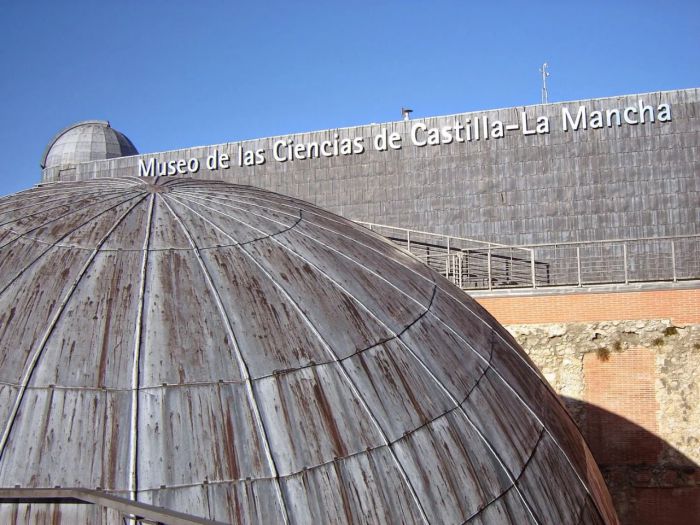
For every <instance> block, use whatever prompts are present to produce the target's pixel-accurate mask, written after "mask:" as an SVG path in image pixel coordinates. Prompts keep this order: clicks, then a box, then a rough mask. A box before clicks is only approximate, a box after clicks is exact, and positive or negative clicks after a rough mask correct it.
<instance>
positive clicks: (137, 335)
mask: <svg viewBox="0 0 700 525" xmlns="http://www.w3.org/2000/svg"><path fill="white" fill-rule="evenodd" d="M155 198H156V196H155V195H154V194H152V195H151V196H150V198H149V202H148V215H147V219H146V227H145V231H144V236H143V257H142V261H141V271H140V275H139V292H138V294H139V295H138V303H137V310H136V326H135V327H134V353H133V361H132V367H131V420H130V424H129V474H128V478H129V491H130V497H131V499H133V500H138V469H137V464H136V461H137V458H138V449H137V447H138V421H139V417H138V416H139V410H138V409H139V387H140V362H141V335H142V331H143V308H144V295H145V289H146V272H147V271H148V248H149V245H150V242H151V221H152V220H153V207H154V203H155Z"/></svg>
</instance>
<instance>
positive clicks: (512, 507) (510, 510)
mask: <svg viewBox="0 0 700 525" xmlns="http://www.w3.org/2000/svg"><path fill="white" fill-rule="evenodd" d="M466 523H468V524H469V525H493V524H494V523H498V524H499V525H527V524H530V525H534V524H536V523H537V522H536V521H535V518H534V517H533V516H532V514H531V513H530V511H529V510H528V509H527V507H525V504H524V503H523V500H522V498H521V497H520V495H519V494H518V490H517V489H516V488H515V487H513V488H510V489H508V491H507V492H505V493H504V494H502V495H500V496H499V497H498V498H497V499H495V500H493V501H492V502H491V503H489V504H488V505H487V506H486V507H484V508H483V509H482V510H481V511H479V512H478V513H476V514H474V515H473V516H472V517H470V518H469V519H467V520H466ZM586 523H589V522H586ZM590 523H597V522H595V521H592V522H590Z"/></svg>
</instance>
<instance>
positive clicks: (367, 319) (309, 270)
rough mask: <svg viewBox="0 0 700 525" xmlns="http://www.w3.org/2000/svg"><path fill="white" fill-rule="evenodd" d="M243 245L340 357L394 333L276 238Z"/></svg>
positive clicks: (324, 359) (355, 299)
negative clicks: (275, 239) (285, 247)
mask: <svg viewBox="0 0 700 525" xmlns="http://www.w3.org/2000/svg"><path fill="white" fill-rule="evenodd" d="M243 249H244V250H245V251H246V253H248V254H250V257H252V258H253V259H254V260H255V262H256V263H257V264H259V265H260V266H262V267H263V268H264V271H265V272H267V274H268V275H269V276H270V279H271V280H273V281H274V282H275V283H277V284H278V285H279V286H280V287H281V288H283V289H284V292H285V293H286V294H287V296H288V297H289V298H290V300H291V301H293V302H295V303H296V304H297V305H299V308H300V309H301V310H302V311H303V314H304V316H305V317H306V318H307V319H308V321H309V323H311V324H312V325H313V326H314V327H315V329H316V330H317V331H318V333H319V334H320V336H321V337H322V338H323V340H324V341H327V342H329V343H330V344H331V345H332V347H333V351H334V352H335V353H336V355H337V356H338V357H340V358H341V359H342V358H344V357H348V356H350V355H352V354H354V353H356V352H357V351H359V350H363V349H365V348H369V347H371V346H374V345H376V344H379V343H380V342H382V341H386V340H387V339H390V338H391V337H393V335H394V334H393V333H392V332H391V330H389V329H388V328H387V327H385V326H383V325H382V324H381V323H380V322H379V321H378V320H376V319H375V317H373V316H372V315H371V314H370V313H369V312H368V311H367V310H366V309H365V308H364V305H363V304H362V303H361V302H359V301H358V299H357V298H355V297H353V296H352V295H351V294H349V293H347V292H346V291H345V290H344V289H343V288H341V287H340V286H337V285H336V284H335V283H334V282H333V281H332V280H330V279H329V278H327V277H325V276H324V275H323V273H321V271H320V270H319V269H317V268H314V267H312V266H310V265H309V264H308V263H306V262H305V261H303V259H301V258H300V257H299V256H298V255H295V254H294V253H292V252H291V251H289V250H287V249H284V248H283V247H282V246H281V245H280V244H279V243H277V242H275V241H274V240H272V239H262V240H260V241H257V242H255V243H252V244H249V245H247V246H245V247H243ZM309 297H313V298H314V300H313V301H309V300H308V298H309ZM327 360H328V359H327V358H323V359H322V360H321V361H319V362H324V361H327Z"/></svg>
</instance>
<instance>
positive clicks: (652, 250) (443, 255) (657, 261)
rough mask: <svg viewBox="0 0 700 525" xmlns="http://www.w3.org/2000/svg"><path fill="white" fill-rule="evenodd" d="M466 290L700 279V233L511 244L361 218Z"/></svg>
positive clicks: (364, 223) (364, 224)
mask: <svg viewBox="0 0 700 525" xmlns="http://www.w3.org/2000/svg"><path fill="white" fill-rule="evenodd" d="M359 224H361V225H363V226H365V227H367V228H368V229H370V230H372V231H374V232H377V233H379V234H380V235H383V236H384V237H387V238H388V239H389V240H391V241H393V242H394V243H395V244H397V245H399V246H401V247H402V248H404V249H405V250H407V251H408V252H410V253H411V254H412V255H414V256H415V257H417V258H418V259H420V260H421V261H423V262H424V263H425V264H427V265H428V266H430V267H431V268H433V269H435V270H437V271H439V272H440V273H442V274H443V275H444V276H445V277H447V278H448V279H450V280H451V281H452V282H454V283H455V284H456V285H457V286H459V287H460V288H462V289H465V290H492V289H494V288H499V289H500V288H541V287H548V286H579V287H581V286H589V285H596V284H630V283H639V282H658V281H671V282H677V281H683V280H693V279H700V235H686V236H674V237H648V238H636V239H613V240H601V241H588V242H565V243H551V244H532V245H523V246H508V245H504V244H498V243H490V242H484V241H477V240H474V239H466V238H462V237H452V236H448V235H440V234H435V233H429V232H422V231H418V230H410V229H407V228H398V227H394V226H386V225H381V224H373V223H366V222H359Z"/></svg>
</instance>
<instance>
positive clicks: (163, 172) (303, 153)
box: [139, 100, 671, 177]
mask: <svg viewBox="0 0 700 525" xmlns="http://www.w3.org/2000/svg"><path fill="white" fill-rule="evenodd" d="M551 120H552V119H551V117H550V116H548V115H540V116H535V117H533V116H531V115H528V114H527V113H526V111H524V110H523V111H521V112H520V114H519V118H518V119H517V120H516V121H514V122H504V121H502V120H499V119H494V118H490V117H489V116H487V115H477V116H472V117H466V118H464V119H462V120H460V119H457V118H456V119H455V120H454V121H453V122H452V123H450V124H448V125H442V126H429V125H428V124H426V123H425V122H421V121H417V122H414V123H413V124H412V125H411V127H410V129H409V130H408V134H407V136H404V135H402V134H401V133H399V132H397V131H389V129H387V128H386V127H382V128H380V129H379V132H378V133H376V134H375V135H373V136H371V137H341V136H340V134H339V133H333V134H332V135H330V136H329V137H328V138H327V139H325V140H313V141H307V142H295V140H294V139H292V138H280V139H275V140H274V141H273V142H272V147H271V148H270V151H269V152H268V151H266V150H265V149H264V148H252V149H251V148H246V147H245V146H244V145H242V144H239V145H237V146H235V147H234V148H233V151H232V152H231V153H222V152H221V151H219V150H214V151H213V152H212V153H210V154H209V155H208V156H207V157H206V158H204V159H200V158H198V157H190V158H189V159H172V160H159V159H157V158H155V157H151V158H149V159H143V158H142V159H139V176H141V177H155V176H161V177H162V176H169V175H189V174H193V173H197V172H198V171H199V170H200V169H201V168H202V167H203V166H206V168H207V169H208V170H210V171H216V170H220V169H223V170H226V169H230V168H232V167H233V166H238V167H247V166H260V165H263V164H265V163H266V162H268V158H271V159H272V160H273V161H275V162H294V161H305V160H310V159H319V158H331V157H341V156H348V155H361V154H363V153H365V152H366V151H367V150H368V149H373V150H374V151H384V152H386V151H392V150H400V149H402V148H403V145H404V142H408V143H409V144H410V145H411V146H413V147H418V148H423V147H426V146H441V145H447V144H463V143H469V142H474V141H481V140H496V139H502V138H504V137H506V136H507V135H509V134H514V133H519V134H521V135H524V136H530V135H545V134H548V133H550V131H551ZM654 122H671V105H670V104H659V105H658V106H651V105H647V104H644V101H643V100H639V102H638V104H635V105H632V106H627V107H625V108H617V109H606V110H593V111H590V110H589V109H588V108H587V107H586V106H584V105H581V106H578V108H576V109H575V110H573V111H572V110H570V109H569V108H568V107H565V106H564V107H562V109H561V120H560V129H561V130H562V131H564V132H569V131H585V130H594V129H601V128H612V127H620V126H623V125H629V126H634V125H638V124H647V123H654Z"/></svg>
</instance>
